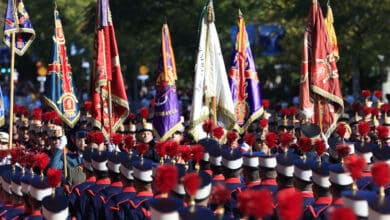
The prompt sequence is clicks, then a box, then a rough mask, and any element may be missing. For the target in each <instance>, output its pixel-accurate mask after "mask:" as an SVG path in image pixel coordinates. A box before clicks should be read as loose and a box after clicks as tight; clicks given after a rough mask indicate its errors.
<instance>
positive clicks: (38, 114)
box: [32, 108, 42, 120]
mask: <svg viewBox="0 0 390 220" xmlns="http://www.w3.org/2000/svg"><path fill="white" fill-rule="evenodd" d="M32 115H33V119H34V120H42V109H41V108H34V109H33V113H32Z"/></svg>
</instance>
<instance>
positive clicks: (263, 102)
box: [261, 99, 269, 109]
mask: <svg viewBox="0 0 390 220" xmlns="http://www.w3.org/2000/svg"><path fill="white" fill-rule="evenodd" d="M261 104H262V105H263V108H264V109H268V108H269V100H268V99H263V100H262V101H261Z"/></svg>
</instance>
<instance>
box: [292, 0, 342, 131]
mask: <svg viewBox="0 0 390 220" xmlns="http://www.w3.org/2000/svg"><path fill="white" fill-rule="evenodd" d="M302 56H303V57H302V66H301V79H300V89H299V102H300V108H301V111H302V112H303V114H304V115H305V116H306V119H309V120H310V121H311V122H314V123H317V124H319V125H320V127H321V129H322V132H323V133H324V134H325V136H327V137H329V135H330V134H331V133H332V132H333V130H334V129H335V127H336V122H337V119H338V118H339V116H340V115H341V114H342V113H343V111H344V104H343V96H342V94H341V89H340V84H339V74H338V70H337V65H336V59H335V57H334V54H333V53H332V48H331V45H330V38H329V35H328V33H327V28H326V24H325V21H324V18H323V16H322V10H321V7H320V5H319V3H318V2H317V1H316V0H313V3H312V6H311V8H310V13H309V16H308V18H307V26H306V29H305V33H304V40H303V53H302Z"/></svg>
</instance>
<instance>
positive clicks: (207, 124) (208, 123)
mask: <svg viewBox="0 0 390 220" xmlns="http://www.w3.org/2000/svg"><path fill="white" fill-rule="evenodd" d="M202 128H203V131H204V132H206V133H210V132H211V131H212V130H213V128H214V122H213V120H212V119H208V120H205V121H204V122H203V125H202Z"/></svg>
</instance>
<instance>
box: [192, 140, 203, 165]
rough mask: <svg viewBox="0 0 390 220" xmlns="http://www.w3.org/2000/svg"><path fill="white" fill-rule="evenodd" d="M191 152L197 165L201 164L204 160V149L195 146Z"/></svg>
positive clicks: (200, 146)
mask: <svg viewBox="0 0 390 220" xmlns="http://www.w3.org/2000/svg"><path fill="white" fill-rule="evenodd" d="M191 152H192V155H193V157H194V160H195V162H196V163H199V161H200V160H202V158H203V153H204V148H203V146H202V145H200V144H195V145H193V146H192V147H191Z"/></svg>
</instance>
